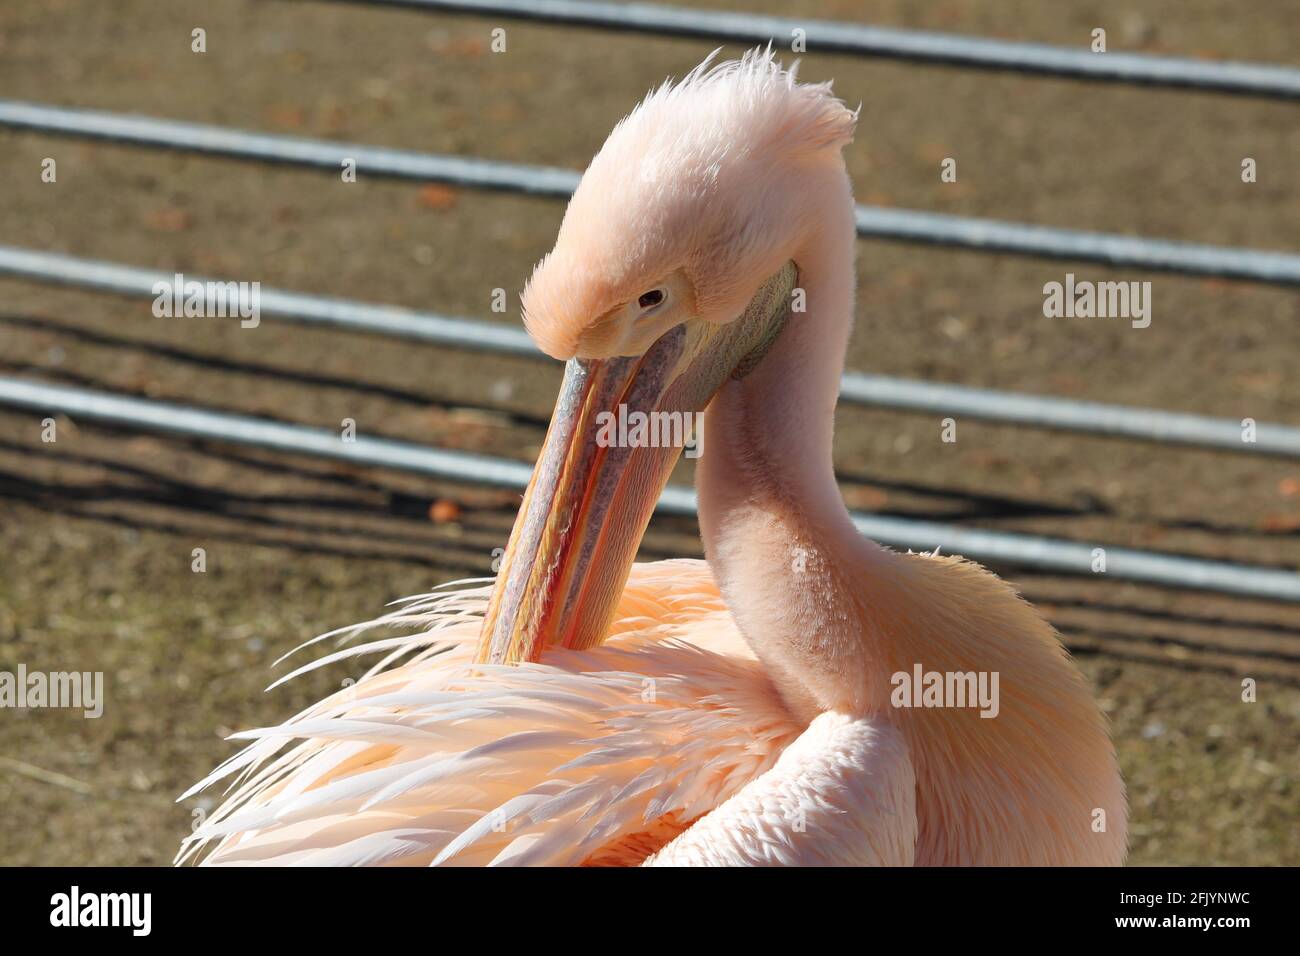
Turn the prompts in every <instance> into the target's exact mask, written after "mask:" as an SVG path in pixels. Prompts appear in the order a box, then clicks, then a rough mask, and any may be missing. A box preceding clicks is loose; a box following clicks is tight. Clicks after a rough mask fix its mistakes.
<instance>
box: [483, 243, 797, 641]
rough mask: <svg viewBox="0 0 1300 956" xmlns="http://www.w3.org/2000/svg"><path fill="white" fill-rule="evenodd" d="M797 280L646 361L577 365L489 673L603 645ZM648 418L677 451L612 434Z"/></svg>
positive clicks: (506, 590)
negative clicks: (665, 502) (657, 513)
mask: <svg viewBox="0 0 1300 956" xmlns="http://www.w3.org/2000/svg"><path fill="white" fill-rule="evenodd" d="M797 280H798V272H797V270H796V269H795V266H794V263H787V264H786V265H785V267H783V268H782V269H781V270H780V271H779V272H778V273H776V274H775V275H774V276H772V278H771V279H769V280H768V282H767V283H765V284H764V286H763V288H762V289H761V290H760V291H759V293H758V294H757V295H756V296H755V297H754V299H753V300H752V301H751V303H750V305H749V307H748V308H747V309H746V310H745V313H744V314H743V315H742V316H741V317H740V318H738V319H736V320H735V321H734V322H730V323H727V324H726V325H722V326H715V325H708V324H706V323H703V322H688V323H686V324H683V325H678V326H676V327H674V328H673V329H670V330H669V331H668V332H666V333H664V335H663V336H661V337H660V338H659V339H658V340H657V341H656V342H655V343H654V344H653V345H651V346H650V348H649V349H647V350H646V352H645V353H644V354H643V355H639V356H632V357H616V358H608V359H578V358H575V359H570V360H569V363H568V365H567V366H566V368H565V372H564V383H563V384H562V385H561V386H560V395H559V398H558V399H557V401H556V404H555V413H554V415H553V416H552V417H551V424H550V428H549V429H548V430H547V433H546V442H545V444H544V445H543V447H542V452H541V455H540V456H539V457H538V459H537V465H536V467H535V468H534V469H533V477H532V480H531V481H530V482H529V484H528V490H527V491H526V492H525V494H524V501H523V505H522V506H521V507H520V509H519V515H518V517H517V518H516V519H515V526H514V530H513V531H512V532H511V534H510V543H509V544H508V546H507V547H506V553H505V556H504V558H503V559H502V563H501V567H500V570H499V572H498V575H497V583H496V587H495V588H494V590H493V592H492V597H491V599H490V601H489V603H488V609H487V613H486V615H485V617H484V620H483V628H482V631H481V632H480V637H479V647H478V660H479V661H480V662H485V663H518V662H520V661H535V660H537V659H538V658H539V656H540V655H541V654H542V652H543V651H544V650H545V649H546V648H547V647H549V646H551V645H560V646H562V647H571V648H579V649H581V648H587V647H592V646H594V645H596V644H599V643H600V642H601V641H602V640H603V639H604V637H605V633H606V630H607V629H608V627H609V624H610V621H611V620H612V618H613V615H614V612H615V610H616V608H617V605H618V600H619V597H620V596H621V595H622V593H623V587H624V585H626V583H627V577H628V574H629V573H630V572H631V569H632V562H633V559H634V558H635V557H636V552H637V548H638V547H639V546H640V544H641V538H642V536H643V535H644V534H645V529H646V527H647V525H648V524H649V523H650V516H651V514H652V513H653V512H654V507H655V503H656V502H657V501H658V499H659V495H660V493H661V492H662V491H663V489H664V486H665V485H666V484H667V483H668V478H669V476H670V475H671V473H672V470H673V467H674V466H675V465H676V463H677V459H678V458H679V457H680V456H681V453H682V446H683V443H684V441H685V440H686V439H688V438H689V434H688V430H689V428H690V426H691V425H692V424H693V423H694V421H695V420H696V418H697V413H699V412H702V411H703V410H704V408H705V406H707V405H708V403H709V401H710V400H711V399H712V398H713V396H714V394H716V393H717V391H718V389H719V388H721V387H722V385H723V384H724V383H725V382H726V381H727V379H728V378H730V377H732V376H733V375H734V376H740V375H743V374H745V373H746V372H747V371H748V370H749V369H751V368H753V367H754V365H755V364H757V362H758V361H759V360H760V359H761V357H762V355H763V353H764V352H766V350H767V349H768V347H769V346H770V345H771V344H772V342H773V341H774V340H775V339H776V336H777V335H778V334H779V333H780V331H781V328H782V327H783V326H784V324H785V320H786V317H787V316H788V315H789V309H790V301H791V292H792V291H793V289H794V287H795V285H796V283H797ZM638 413H641V414H643V415H644V416H646V417H645V418H643V419H641V420H642V421H657V422H660V423H664V424H665V426H667V424H668V423H671V425H672V426H674V427H663V428H657V429H652V430H651V431H650V434H655V435H658V436H660V437H662V436H663V435H665V434H671V435H672V437H673V438H674V439H675V440H674V441H671V442H663V441H660V442H659V443H658V447H655V446H654V445H653V444H650V443H647V442H645V441H640V442H637V441H631V442H619V441H611V440H610V439H611V437H615V436H617V437H624V434H625V433H624V432H622V431H620V430H619V429H618V428H616V427H612V426H611V423H613V422H618V421H624V422H625V421H629V420H631V421H636V420H637V414H638ZM644 434H645V433H643V437H644Z"/></svg>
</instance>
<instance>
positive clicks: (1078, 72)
mask: <svg viewBox="0 0 1300 956" xmlns="http://www.w3.org/2000/svg"><path fill="white" fill-rule="evenodd" d="M348 2H353V3H355V2H358V0H348ZM359 2H365V3H370V4H371V5H372V6H390V7H408V8H414V9H418V10H428V11H430V12H438V13H462V14H470V15H474V16H480V17H488V16H498V17H513V18H516V19H520V20H532V21H537V22H542V23H567V24H573V25H575V26H583V27H596V28H604V29H610V30H630V31H635V32H638V33H659V34H666V35H669V36H688V37H703V38H706V39H712V40H719V41H724V42H733V43H768V42H771V43H772V44H774V45H776V46H781V47H784V46H788V45H789V44H790V41H791V39H792V38H793V37H795V36H802V37H803V38H804V40H805V41H806V44H807V46H806V48H807V50H808V52H810V53H823V52H824V53H853V54H860V55H864V56H875V57H888V58H893V59H899V60H911V61H918V62H925V63H938V64H942V65H946V66H955V67H976V68H981V69H990V70H1010V71H1013V72H1017V73H1030V74H1045V75H1049V76H1064V77H1072V78H1074V79H1080V80H1104V81H1109V82H1113V83H1135V84H1142V85H1147V86H1170V87H1181V88H1186V89H1194V90H1211V91H1215V92H1222V93H1236V94H1242V95H1249V96H1266V97H1279V98H1282V99H1297V98H1300V70H1297V69H1293V68H1291V67H1284V66H1273V65H1271V64H1264V63H1241V62H1234V61H1231V60H1218V61H1215V60H1209V61H1207V60H1193V59H1188V58H1182V57H1169V56H1154V55H1151V54H1144V53H1123V52H1107V53H1093V52H1092V50H1091V48H1089V47H1085V45H1084V43H1083V42H1082V38H1081V43H1080V47H1079V48H1078V49H1075V48H1072V47H1063V46H1053V45H1049V44H1046V43H1025V42H1019V41H1012V40H996V39H990V38H987V37H978V36H963V35H961V34H956V33H938V32H933V31H928V30H903V29H896V28H890V27H873V26H869V25H867V24H865V23H848V22H844V21H832V20H814V19H806V18H803V17H776V16H764V15H762V14H756V13H728V12H724V11H721V10H687V9H682V8H679V7H668V6H659V5H657V4H650V3H599V2H592V0H359ZM1098 26H1104V24H1098ZM795 31H802V32H801V33H796V32H795ZM1088 39H1090V37H1088Z"/></svg>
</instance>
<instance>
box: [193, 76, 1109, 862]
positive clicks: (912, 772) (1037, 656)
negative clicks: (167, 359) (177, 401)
mask: <svg viewBox="0 0 1300 956" xmlns="http://www.w3.org/2000/svg"><path fill="white" fill-rule="evenodd" d="M711 60H712V57H710V58H709V60H706V61H705V62H704V63H703V64H701V65H700V66H699V67H698V68H696V69H695V70H694V71H692V72H691V73H690V74H689V75H688V76H687V77H686V78H685V79H684V80H682V81H681V82H680V83H677V84H675V85H674V84H665V85H664V86H663V87H661V88H660V89H658V90H657V91H655V92H653V93H651V94H650V95H649V96H648V97H647V98H646V99H645V101H644V102H642V103H641V105H640V106H638V107H637V108H636V110H635V111H633V112H632V114H631V115H629V116H628V117H627V118H626V119H625V120H623V122H621V123H620V124H619V125H618V126H617V127H616V128H615V129H614V131H613V133H611V134H610V136H609V139H608V140H607V141H606V143H605V145H604V147H603V148H602V149H601V150H600V152H599V153H598V154H597V155H596V157H595V159H593V160H592V162H591V165H590V166H589V168H588V169H587V171H586V173H585V174H584V176H583V178H582V182H581V185H580V186H579V187H578V190H577V192H576V193H575V194H574V196H573V199H572V201H571V202H570V204H569V208H568V211H567V213H566V215H565V218H564V222H563V225H562V226H561V228H560V233H559V237H558V240H557V242H556V245H555V248H554V250H553V251H552V252H551V253H550V254H549V255H548V256H546V258H545V259H543V261H542V262H541V263H540V264H539V265H538V266H537V269H536V271H535V272H534V274H533V276H532V278H531V280H530V281H529V283H528V286H527V289H526V290H525V293H524V297H523V304H524V313H525V317H526V319H525V321H526V324H527V327H528V329H529V332H530V333H531V335H532V336H533V338H534V340H535V341H536V342H537V344H538V345H539V347H540V348H541V349H542V350H543V351H545V352H546V353H547V354H549V355H551V356H553V357H555V358H558V359H564V360H566V361H567V363H568V365H567V369H566V373H565V377H564V384H563V386H562V389H561V392H560V395H559V398H558V401H557V404H556V408H555V414H554V417H553V419H552V422H551V425H550V429H549V431H548V433H547V437H546V441H545V445H544V447H543V449H542V452H541V455H540V457H539V459H538V462H537V466H536V468H535V470H534V473H533V478H532V482H531V484H530V485H529V488H528V491H527V494H526V495H525V497H524V500H523V504H522V506H521V508H520V511H519V516H518V519H517V520H516V522H515V526H514V531H513V532H512V534H511V537H510V542H509V546H508V548H507V550H506V553H505V557H504V561H503V565H502V567H501V569H500V571H499V573H498V574H497V576H496V578H495V581H494V582H492V583H481V582H458V583H457V584H458V587H457V588H456V589H453V590H442V591H437V592H434V593H433V594H428V595H423V596H420V597H417V598H411V599H408V600H407V601H405V602H402V603H401V606H400V607H398V609H397V610H395V611H393V612H392V613H390V614H388V615H386V616H384V617H381V618H379V619H378V620H377V621H372V622H370V623H369V624H366V625H359V626H358V627H356V628H352V629H349V631H350V632H353V633H355V632H359V631H361V630H364V629H367V628H374V627H378V626H390V625H391V626H397V627H399V628H402V629H403V632H402V633H400V634H399V635H398V636H395V637H384V638H381V639H378V640H374V641H372V642H370V643H368V644H364V645H362V646H359V647H347V648H344V649H343V650H341V651H338V652H336V653H334V654H331V655H328V656H326V657H325V658H323V660H321V661H317V662H316V663H314V664H311V665H308V667H307V668H301V669H300V670H299V671H295V672H294V673H295V674H296V673H300V672H301V670H305V669H308V668H310V667H315V666H320V664H322V663H325V662H328V661H333V660H338V659H341V658H343V657H346V656H349V655H354V654H362V653H370V652H377V653H380V654H382V655H383V657H382V659H381V660H380V661H379V663H378V664H377V665H375V666H374V667H373V668H371V669H370V670H369V672H368V673H367V674H366V675H365V676H364V677H363V679H361V680H360V681H359V682H357V683H356V684H355V685H353V686H349V687H345V688H343V689H342V690H340V691H339V692H337V693H335V694H333V695H332V696H330V697H328V698H327V699H325V700H323V701H321V702H320V703H318V704H316V705H315V706H313V707H311V708H309V709H307V710H306V711H304V712H303V713H301V714H299V715H298V716H296V717H294V718H292V719H290V720H289V721H287V722H286V723H284V724H282V725H281V726H278V727H270V728H264V729H260V730H254V731H249V732H246V733H241V734H237V735H236V737H238V738H242V739H245V740H249V741H251V743H250V744H249V745H248V746H247V747H246V748H245V749H244V750H243V751H242V752H240V753H238V754H237V755H235V756H234V757H232V758H231V759H229V760H228V761H226V763H224V764H223V765H222V766H220V767H219V768H217V770H215V771H214V772H213V773H212V774H211V775H210V776H208V777H207V778H206V779H205V780H203V781H201V782H200V783H199V784H197V785H196V786H195V787H194V788H193V789H192V790H191V791H190V792H189V793H187V794H186V795H185V797H188V796H190V795H191V794H193V793H196V792H198V791H199V790H201V789H203V788H205V787H207V786H209V785H211V784H213V783H215V782H217V781H219V780H223V779H225V780H227V781H228V782H229V792H228V797H227V799H226V802H225V803H224V804H223V805H222V806H221V807H220V808H219V809H217V810H216V811H215V812H214V813H212V815H211V816H210V817H208V818H207V819H206V820H205V821H203V823H202V825H201V826H199V827H198V828H197V829H196V830H195V832H194V833H193V834H192V835H191V836H190V837H188V838H187V839H186V840H185V842H184V844H183V845H182V847H181V851H180V853H179V854H178V861H183V860H187V859H194V858H197V859H202V860H204V861H205V862H208V863H219V864H250V863H275V864H288V863H299V864H317V865H320V864H325V865H330V864H416V865H428V864H455V865H478V864H514V865H521V864H547V865H580V864H587V865H594V864H648V865H684V864H692V865H697V864H698V865H707V864H713V865H718V864H721V865H728V864H730V865H761V864H789V865H807V864H882V865H913V864H916V865H955V864H1065V865H1100V864H1119V863H1121V862H1123V860H1124V856H1125V848H1126V831H1127V820H1126V814H1127V810H1126V805H1125V796H1124V786H1123V782H1122V780H1121V778H1120V774H1119V771H1118V768H1117V765H1116V760H1115V753H1114V748H1113V747H1112V745H1111V741H1110V739H1109V735H1108V732H1107V727H1106V722H1105V719H1104V718H1103V716H1102V714H1101V713H1100V711H1099V710H1098V708H1097V706H1096V704H1095V703H1094V701H1093V700H1092V697H1091V694H1090V693H1089V690H1088V687H1087V685H1086V683H1085V681H1084V679H1083V677H1082V676H1081V675H1080V673H1079V672H1078V670H1077V669H1076V668H1075V667H1074V665H1073V663H1072V662H1071V660H1070V658H1069V655H1068V654H1067V652H1066V651H1065V649H1064V647H1063V646H1062V644H1061V641H1060V639H1059V637H1058V636H1057V634H1056V632H1055V631H1054V630H1053V629H1052V627H1051V626H1050V625H1048V624H1047V623H1046V622H1045V621H1044V620H1043V619H1042V618H1041V617H1040V616H1039V615H1038V613H1037V612H1035V611H1034V609H1033V608H1031V607H1030V606H1029V605H1028V604H1026V603H1025V602H1024V601H1023V600H1022V599H1021V598H1020V597H1019V596H1018V595H1017V594H1016V593H1015V592H1014V591H1013V590H1012V589H1011V588H1010V587H1009V586H1008V585H1006V584H1005V583H1003V582H1002V581H1001V580H999V579H998V578H997V577H995V576H994V575H993V574H991V573H989V572H987V571H985V570H984V569H983V568H981V567H979V566H977V565H975V564H972V563H970V562H969V561H965V560H962V559H960V558H956V557H946V556H945V557H940V556H938V555H937V554H933V555H930V554H911V553H908V554H902V553H897V552H894V551H890V550H887V549H885V548H883V547H881V546H879V545H876V544H874V543H872V542H870V541H868V540H865V539H864V538H862V537H861V536H860V535H859V534H858V533H857V531H856V530H855V529H854V526H853V525H852V523H851V521H850V518H849V514H848V512H847V510H846V508H845V505H844V503H843V501H842V499H841V497H840V495H839V492H838V489H837V486H836V482H835V476H834V473H833V471H832V466H831V435H832V418H833V412H834V408H835V403H836V396H837V390H838V383H839V379H840V373H841V370H842V366H843V361H844V353H845V347H846V343H847V340H848V336H849V331H850V327H851V324H852V314H853V300H854V253H855V232H854V219H853V201H852V193H851V187H850V183H849V178H848V175H847V172H846V170H845V166H844V162H843V158H842V156H841V149H842V148H843V147H844V146H845V145H846V144H848V143H849V142H850V141H851V139H852V136H853V132H854V126H855V124H856V120H857V116H856V114H855V113H854V112H852V111H850V110H849V109H847V108H846V107H845V106H844V105H843V104H842V103H841V102H840V101H839V100H837V99H835V98H834V97H833V95H832V94H831V91H830V86H829V84H822V85H810V84H800V83H798V82H796V78H795V75H794V71H793V70H790V71H787V70H785V69H783V68H782V67H781V66H780V65H779V64H778V63H777V62H776V61H775V60H774V59H773V57H772V55H771V53H770V51H769V52H766V53H764V52H762V51H756V52H752V53H749V54H747V55H746V56H744V57H743V58H742V59H740V60H738V61H733V62H727V63H722V64H719V65H712V66H711V65H710V63H711ZM883 332H884V330H883V329H873V330H870V332H869V334H882V333H883ZM701 411H703V412H704V419H703V432H702V434H703V442H702V452H703V453H702V455H701V457H700V460H699V463H698V468H697V484H698V494H699V516H700V528H701V532H702V536H703V540H704V547H705V553H706V555H707V561H692V560H673V561H659V562H655V563H649V564H634V563H633V559H634V556H635V553H636V551H637V548H638V545H639V543H640V541H641V537H642V535H643V534H644V532H645V528H646V526H647V524H648V522H649V520H650V515H651V512H652V510H653V507H654V504H655V501H656V499H657V498H658V496H659V494H660V492H661V491H662V490H663V488H664V486H665V484H666V483H667V480H668V476H669V472H670V470H671V469H672V468H673V466H674V464H675V462H676V461H677V460H678V457H679V456H680V454H681V450H682V449H681V447H680V442H659V443H657V446H656V443H654V442H650V441H647V440H642V441H639V442H637V441H633V440H630V439H627V440H624V441H622V442H620V443H611V442H609V441H603V442H602V441H600V440H599V435H598V432H599V428H600V427H601V423H602V422H605V423H607V422H608V421H610V419H609V418H608V417H607V416H608V415H611V414H615V413H619V414H623V415H625V416H628V415H632V414H634V413H637V412H640V413H642V414H643V415H645V416H651V415H652V414H653V415H658V416H660V418H659V419H656V420H658V421H667V420H668V419H670V418H671V416H674V415H685V414H686V413H691V414H695V413H698V412H701ZM664 416H668V418H664ZM620 434H621V433H620ZM641 437H642V438H643V439H644V438H645V433H644V432H643V433H642V436H641ZM326 636H329V635H326ZM318 640H319V638H318ZM954 675H955V676H954ZM292 676H294V675H293V674H290V675H288V677H292ZM977 676H978V678H979V679H980V680H981V681H983V679H984V678H985V677H989V678H991V679H992V681H993V683H992V684H991V686H992V688H993V690H994V691H995V696H996V698H997V700H996V701H995V702H993V703H992V705H991V706H982V707H976V706H972V704H973V703H974V701H973V700H972V699H966V700H964V701H962V700H957V699H954V696H953V695H954V694H957V695H958V696H962V695H961V694H960V693H959V692H960V691H961V690H962V689H963V688H967V689H969V690H970V694H969V697H970V698H973V697H974V695H975V691H974V687H975V678H976V677H977ZM288 677H286V678H284V679H288ZM968 679H969V683H964V682H965V681H967V680H968ZM980 686H981V687H986V686H987V685H985V684H983V683H981V684H980ZM913 691H915V693H913ZM931 691H933V693H931ZM984 703H985V704H987V703H988V701H985V702H984ZM185 797H182V798H181V799H185Z"/></svg>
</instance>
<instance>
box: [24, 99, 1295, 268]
mask: <svg viewBox="0 0 1300 956" xmlns="http://www.w3.org/2000/svg"><path fill="white" fill-rule="evenodd" d="M0 126H8V127H10V128H13V129H24V130H30V131H35V132H43V133H55V134H60V135H68V136H82V137H89V138H92V139H103V140H110V141H113V142H122V143H130V144H134V145H139V146H161V147H165V148H167V149H178V150H186V151H189V152H198V153H207V154H211V155H218V156H227V157H235V158H239V159H253V160H259V161H264V162H274V163H286V164H290V165H297V166H311V167H316V168H319V169H329V170H332V171H334V172H339V171H341V168H342V163H343V160H344V159H351V160H353V161H354V162H355V163H356V169H357V174H358V175H372V176H385V177H393V178H399V179H414V180H420V181H428V180H437V181H439V182H446V183H453V184H455V185H458V186H465V187H468V188H474V189H501V190H507V191H511V192H521V193H529V194H533V195H538V196H552V197H559V198H565V197H568V196H569V195H570V194H571V193H572V192H573V189H574V188H575V187H576V186H577V184H578V179H579V178H580V177H579V174H578V173H577V172H574V171H572V170H568V169H558V168H556V167H553V166H530V165H525V164H522V163H503V162H498V161H496V160H486V159H474V158H467V157H462V156H443V155H436V154H429V153H419V152H414V151H411V150H401V149H390V148H387V147H382V146H366V145H363V144H360V143H343V142H331V141H328V140H315V139H305V138H301V137H296V136H280V135H275V134H270V133H255V132H249V131H245V130H238V129H228V128H225V127H221V126H208V125H205V124H201V123H187V122H181V121H179V120H168V119H157V118H154V117H149V116H134V115H130V114H124V113H110V112H104V111H100V110H82V109H70V108H66V107H58V106H44V105H40V104H35V103H23V102H18V101H14V100H0ZM856 220H857V229H858V234H859V235H860V236H863V237H866V238H873V239H890V240H899V241H904V242H915V243H924V244H931V245H941V246H951V247H956V248H960V249H972V250H976V251H982V252H1002V253H1013V254H1015V255H1023V256H1031V257H1036V258H1043V259H1068V260H1075V261H1079V262H1099V263H1103V264H1105V265H1108V266H1113V267H1126V268H1138V269H1149V270H1154V271H1159V272H1174V273H1182V274H1186V275H1207V276H1221V277H1224V278H1230V279H1245V280H1249V281H1254V282H1267V283H1274V284H1279V285H1300V255H1297V254H1295V253H1289V252H1277V251H1270V250H1267V249H1235V248H1229V247H1225V246H1212V245H1204V244H1201V243H1194V242H1181V241H1176V240H1169V239H1147V238H1143V237H1140V236H1125V235H1118V234H1115V233H1105V232H1091V231H1086V230H1080V229H1061V228H1058V227H1055V226H1036V225H1030V224H1025V223H1015V222H1004V221H1002V220H997V219H980V218H973V217H968V216H951V215H947V214H943V213H933V212H922V211H919V210H911V209H883V208H880V207H877V206H861V205H860V206H858V207H857V210H856Z"/></svg>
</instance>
